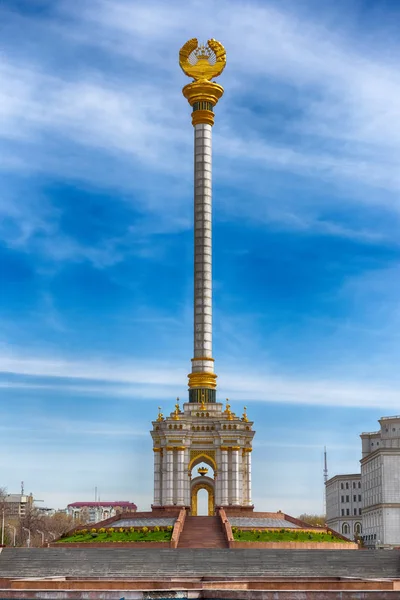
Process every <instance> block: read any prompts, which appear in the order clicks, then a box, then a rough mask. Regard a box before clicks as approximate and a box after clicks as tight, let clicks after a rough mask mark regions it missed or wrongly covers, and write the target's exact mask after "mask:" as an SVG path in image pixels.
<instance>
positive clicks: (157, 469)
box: [153, 448, 162, 506]
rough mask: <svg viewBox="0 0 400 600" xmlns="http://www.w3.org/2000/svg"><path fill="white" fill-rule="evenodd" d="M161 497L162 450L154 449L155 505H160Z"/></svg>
mask: <svg viewBox="0 0 400 600" xmlns="http://www.w3.org/2000/svg"><path fill="white" fill-rule="evenodd" d="M161 503H162V499H161V451H160V450H159V449H158V448H157V449H155V450H154V502H153V504H154V506H160V504H161Z"/></svg>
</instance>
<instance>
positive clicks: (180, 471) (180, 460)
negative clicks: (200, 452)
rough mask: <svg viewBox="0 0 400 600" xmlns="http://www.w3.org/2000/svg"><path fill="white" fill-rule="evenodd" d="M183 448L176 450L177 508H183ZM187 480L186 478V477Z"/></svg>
mask: <svg viewBox="0 0 400 600" xmlns="http://www.w3.org/2000/svg"><path fill="white" fill-rule="evenodd" d="M184 452H185V448H183V447H182V448H178V449H177V497H176V503H177V504H178V505H179V506H183V505H184V504H185V498H184V488H185V480H184V477H185V476H186V475H185V473H184V459H185V454H184ZM186 478H187V476H186Z"/></svg>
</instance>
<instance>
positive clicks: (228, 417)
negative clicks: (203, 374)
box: [225, 398, 233, 421]
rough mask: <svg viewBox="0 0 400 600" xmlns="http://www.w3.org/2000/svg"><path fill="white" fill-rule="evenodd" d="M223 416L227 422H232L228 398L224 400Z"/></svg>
mask: <svg viewBox="0 0 400 600" xmlns="http://www.w3.org/2000/svg"><path fill="white" fill-rule="evenodd" d="M225 414H226V418H227V419H228V421H232V419H233V416H232V412H231V405H230V404H229V398H227V399H226V408H225Z"/></svg>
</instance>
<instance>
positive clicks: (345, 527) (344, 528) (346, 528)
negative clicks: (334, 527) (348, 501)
mask: <svg viewBox="0 0 400 600" xmlns="http://www.w3.org/2000/svg"><path fill="white" fill-rule="evenodd" d="M342 533H343V535H348V534H349V533H350V527H349V524H348V523H343V525H342Z"/></svg>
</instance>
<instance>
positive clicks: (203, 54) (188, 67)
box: [179, 38, 226, 126]
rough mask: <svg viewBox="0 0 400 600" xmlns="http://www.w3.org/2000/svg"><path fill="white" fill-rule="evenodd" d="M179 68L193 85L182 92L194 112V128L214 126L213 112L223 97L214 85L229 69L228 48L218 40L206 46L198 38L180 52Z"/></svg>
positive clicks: (219, 89)
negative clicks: (227, 67) (201, 124)
mask: <svg viewBox="0 0 400 600" xmlns="http://www.w3.org/2000/svg"><path fill="white" fill-rule="evenodd" d="M179 65H180V67H181V68H182V70H183V72H184V73H185V75H187V76H188V77H193V82H192V83H188V85H185V87H184V88H183V89H182V93H183V95H184V96H185V98H186V99H187V101H188V102H189V104H190V106H191V107H192V108H193V112H192V124H193V126H195V125H198V124H199V123H206V124H208V125H214V112H213V108H214V106H215V105H216V104H217V102H218V100H219V99H220V98H221V96H222V94H223V93H224V88H223V87H222V86H221V85H219V84H218V83H215V82H214V81H211V79H213V78H214V77H218V75H221V73H222V71H223V70H224V68H225V65H226V52H225V48H224V47H223V45H222V44H221V43H220V42H217V40H214V39H211V40H208V42H207V45H204V44H200V45H199V43H198V41H197V39H196V38H193V39H191V40H189V41H188V42H186V44H184V45H183V46H182V48H181V49H180V52H179Z"/></svg>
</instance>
